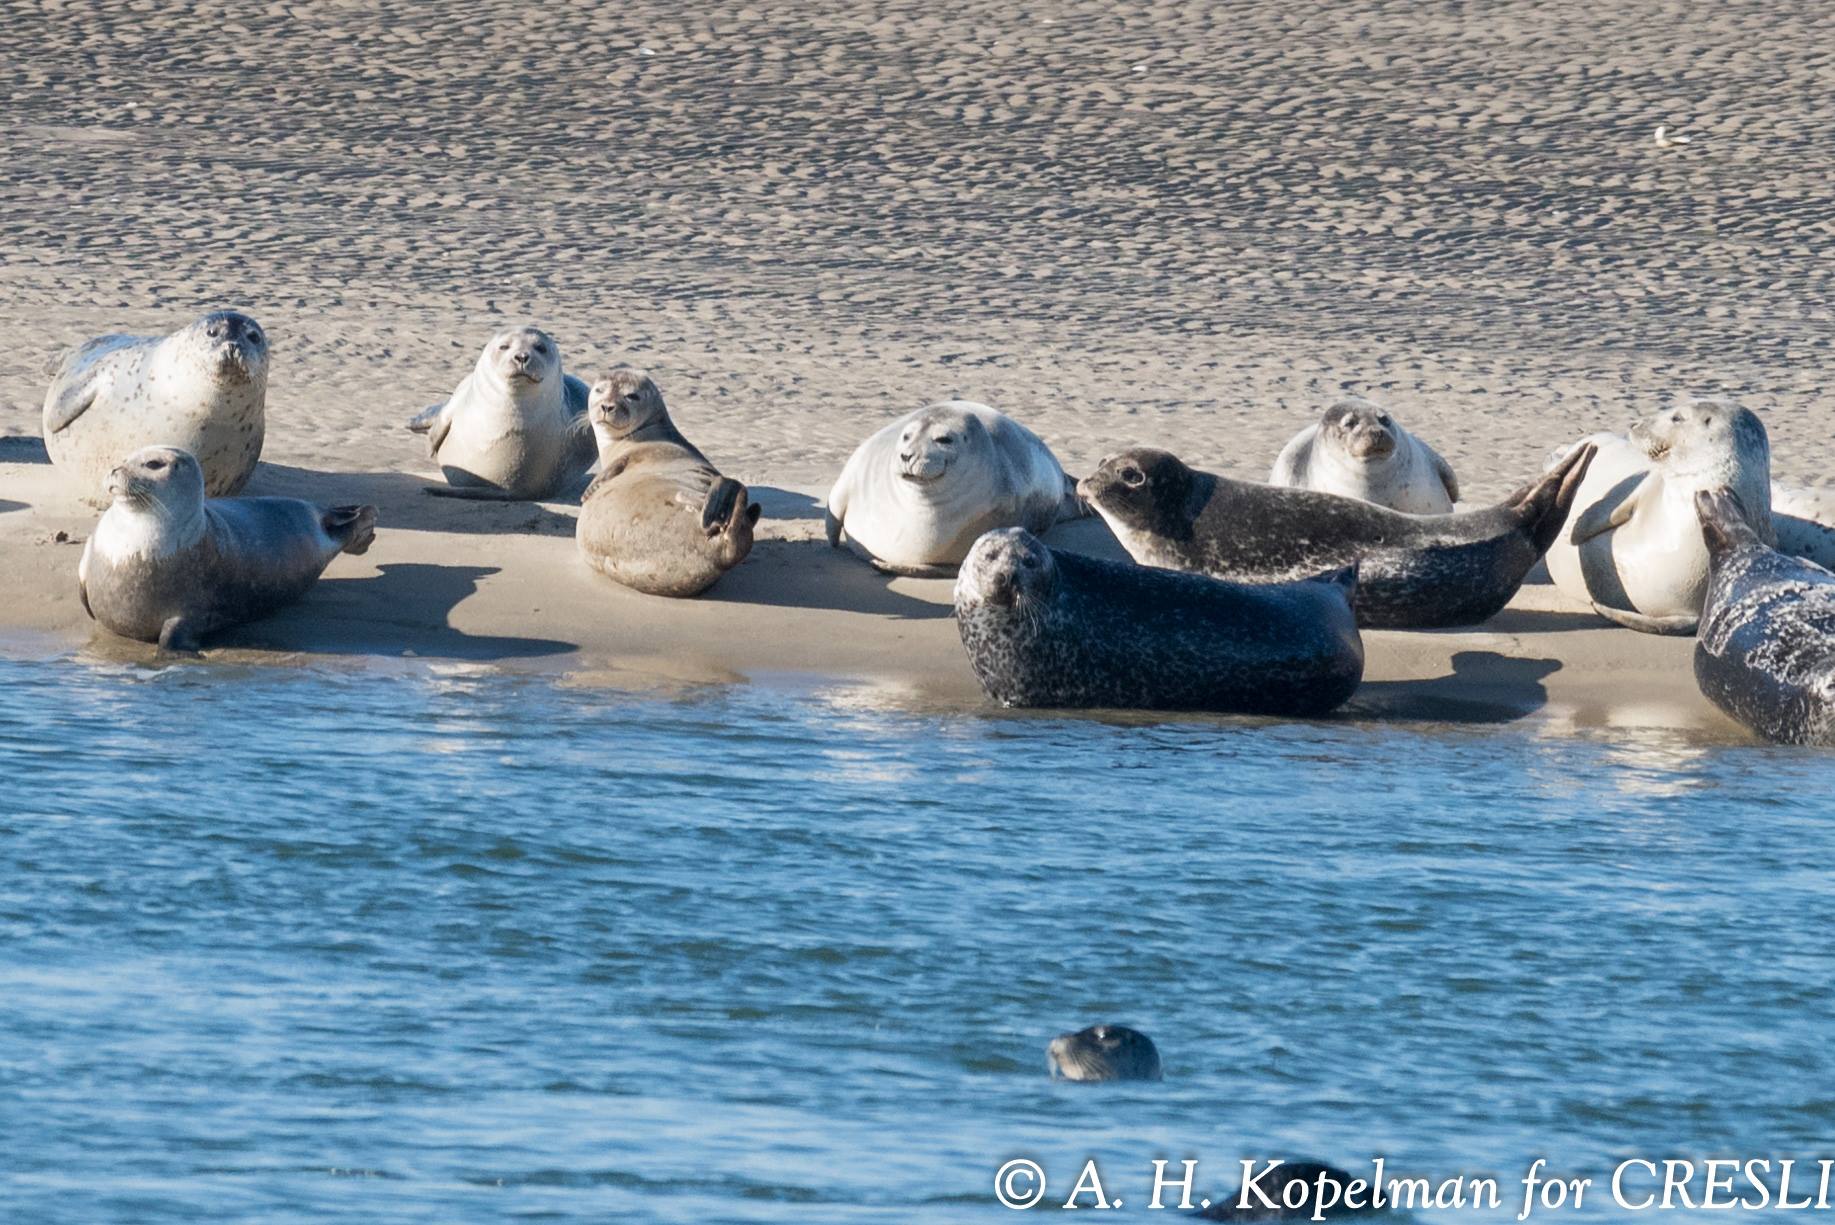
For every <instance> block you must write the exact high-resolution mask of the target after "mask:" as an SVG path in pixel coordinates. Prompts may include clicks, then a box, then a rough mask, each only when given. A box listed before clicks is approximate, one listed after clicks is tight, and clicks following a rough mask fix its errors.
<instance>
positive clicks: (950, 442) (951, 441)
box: [937, 434, 956, 447]
mask: <svg viewBox="0 0 1835 1225" xmlns="http://www.w3.org/2000/svg"><path fill="white" fill-rule="evenodd" d="M937 445H938V446H939V447H953V446H955V445H956V436H955V435H954V434H938V435H937Z"/></svg>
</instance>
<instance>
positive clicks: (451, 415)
mask: <svg viewBox="0 0 1835 1225" xmlns="http://www.w3.org/2000/svg"><path fill="white" fill-rule="evenodd" d="M586 400H587V387H586V384H585V383H583V382H581V381H580V380H579V379H577V378H574V377H573V376H572V375H570V374H568V373H566V372H565V371H563V370H562V369H561V348H560V346H559V345H557V344H555V343H554V338H553V337H551V336H549V335H548V333H546V332H544V331H542V330H541V329H540V328H533V327H519V328H510V329H508V330H507V331H502V332H499V333H497V334H496V335H495V336H493V337H491V338H490V340H489V341H488V342H486V344H485V346H484V349H483V351H482V352H480V353H479V354H478V360H477V362H475V363H474V364H473V365H472V370H471V373H470V374H468V375H466V376H465V377H464V378H463V379H461V380H460V381H459V385H458V386H457V387H456V388H454V389H453V392H452V395H450V396H448V397H447V398H446V401H445V402H444V403H442V404H435V405H433V406H432V407H431V408H428V409H426V410H425V411H424V412H422V413H421V414H420V415H419V416H417V417H415V418H414V419H413V420H412V421H410V422H408V428H409V429H410V430H413V431H414V432H415V433H417V434H425V435H427V453H428V454H429V455H431V456H432V457H433V459H434V460H435V462H437V463H438V464H439V465H440V471H441V472H443V473H445V475H446V480H447V484H446V485H445V486H443V487H442V486H438V485H434V486H430V487H429V488H428V489H427V492H428V493H430V494H433V495H434V496H436V497H444V498H477V499H484V500H489V501H503V502H522V501H536V500H542V499H547V498H562V497H571V496H573V495H574V494H576V493H578V492H579V489H580V487H581V486H582V485H583V484H584V483H585V480H586V472H587V469H589V468H590V467H592V463H593V459H594V453H593V450H594V449H593V436H592V430H591V428H590V427H589V425H588V423H587V419H586Z"/></svg>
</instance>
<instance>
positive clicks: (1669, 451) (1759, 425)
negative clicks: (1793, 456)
mask: <svg viewBox="0 0 1835 1225" xmlns="http://www.w3.org/2000/svg"><path fill="white" fill-rule="evenodd" d="M1631 441H1632V442H1634V443H1636V444H1637V445H1638V446H1640V447H1642V448H1643V449H1644V453H1645V454H1646V455H1648V456H1649V457H1650V460H1651V462H1652V463H1654V464H1660V465H1662V466H1663V467H1664V468H1666V469H1668V470H1670V471H1672V472H1681V473H1699V474H1702V475H1719V476H1721V477H1722V478H1723V479H1725V480H1727V481H1728V482H1729V483H1736V482H1735V481H1734V478H1735V474H1736V473H1737V474H1739V475H1742V476H1746V477H1748V478H1751V479H1756V477H1757V475H1759V474H1762V475H1763V477H1764V483H1765V484H1766V485H1769V484H1770V483H1771V439H1770V437H1769V436H1768V435H1767V434H1766V433H1765V423H1764V422H1762V421H1760V420H1759V419H1758V416H1757V414H1755V413H1753V412H1752V411H1751V410H1750V409H1747V408H1742V407H1740V406H1739V405H1738V404H1735V403H1733V402H1732V401H1731V400H1696V401H1694V402H1692V403H1689V404H1679V405H1677V406H1676V407H1674V408H1668V409H1663V410H1662V411H1660V412H1656V413H1652V414H1651V415H1650V416H1648V417H1646V418H1644V419H1643V420H1642V421H1639V422H1638V423H1637V424H1636V425H1634V426H1632V427H1631Z"/></svg>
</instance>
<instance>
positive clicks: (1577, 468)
mask: <svg viewBox="0 0 1835 1225" xmlns="http://www.w3.org/2000/svg"><path fill="white" fill-rule="evenodd" d="M1591 458H1592V450H1591V448H1588V447H1581V448H1578V449H1577V450H1575V451H1574V453H1573V454H1571V455H1569V456H1568V457H1567V458H1566V459H1565V460H1564V461H1563V462H1562V463H1561V464H1560V465H1559V466H1557V467H1556V468H1554V469H1553V470H1551V471H1549V472H1548V473H1546V474H1545V475H1543V476H1542V477H1541V478H1540V479H1538V480H1536V481H1532V482H1531V483H1530V484H1528V485H1525V486H1524V487H1523V488H1522V489H1519V490H1518V491H1517V492H1516V493H1514V494H1512V495H1511V496H1510V497H1508V498H1506V499H1504V500H1503V501H1502V502H1500V503H1498V504H1497V505H1495V506H1492V507H1489V508H1487V509H1484V510H1474V511H1466V512H1463V513H1461V514H1454V515H1404V514H1402V513H1400V512H1399V511H1393V510H1389V509H1387V508H1385V507H1381V506H1371V505H1370V504H1368V503H1365V502H1358V501H1355V500H1353V499H1350V498H1341V497H1339V496H1337V495H1336V494H1329V493H1315V492H1313V491H1312V490H1310V489H1277V488H1273V487H1271V486H1268V485H1258V484H1254V483H1252V482H1249V481H1235V480H1231V479H1229V478H1228V477H1222V476H1215V475H1213V474H1211V473H1208V472H1200V471H1197V470H1196V469H1193V468H1188V467H1187V466H1186V465H1185V464H1184V463H1182V462H1181V461H1180V460H1179V458H1178V457H1177V456H1175V455H1171V454H1168V453H1167V452H1165V451H1155V450H1150V449H1147V448H1137V449H1134V450H1130V451H1123V452H1121V453H1120V454H1118V455H1112V456H1110V457H1109V458H1107V459H1105V460H1103V461H1102V464H1101V465H1100V466H1099V467H1098V468H1097V469H1096V471H1095V472H1094V473H1092V474H1091V475H1090V476H1088V477H1086V478H1084V481H1083V483H1082V485H1081V486H1079V489H1080V491H1081V492H1082V494H1083V496H1084V498H1085V499H1086V500H1087V501H1088V502H1089V504H1090V505H1091V506H1092V507H1093V508H1094V509H1095V510H1096V513H1097V514H1099V515H1101V516H1102V517H1103V519H1104V520H1105V521H1106V522H1107V523H1108V525H1109V527H1110V529H1111V530H1113V531H1114V533H1115V535H1116V538H1117V539H1119V540H1120V541H1121V544H1122V547H1123V548H1125V549H1127V550H1128V552H1129V554H1130V555H1132V556H1133V558H1134V560H1136V561H1138V562H1141V563H1143V564H1145V565H1149V566H1164V567H1167V568H1169V569H1173V570H1186V571H1192V572H1195V573H1199V574H1208V575H1211V576H1213V577H1216V578H1224V579H1234V580H1237V581H1242V582H1256V583H1262V582H1272V581H1278V580H1283V579H1295V578H1300V577H1303V576H1305V575H1309V574H1318V573H1320V572H1322V571H1327V570H1332V569H1335V568H1337V567H1341V566H1347V565H1351V564H1353V563H1355V564H1356V565H1357V567H1358V580H1357V595H1356V608H1357V620H1358V623H1359V624H1360V625H1365V626H1383V627H1391V628H1402V629H1428V628H1435V627H1440V626H1451V625H1475V624H1478V623H1480V622H1482V621H1485V620H1487V619H1489V618H1490V617H1492V616H1494V615H1495V614H1496V613H1498V612H1499V611H1500V610H1501V609H1502V608H1503V607H1504V605H1506V604H1508V603H1509V602H1510V597H1511V596H1513V595H1515V594H1516V590H1517V588H1518V587H1519V586H1521V585H1522V582H1523V579H1524V577H1525V576H1526V575H1527V574H1528V573H1529V569H1530V567H1532V566H1534V565H1535V563H1536V559H1537V558H1539V557H1540V556H1541V555H1542V553H1543V551H1544V550H1546V549H1547V548H1548V546H1549V543H1550V542H1551V541H1552V540H1553V539H1554V538H1555V535H1556V533H1558V532H1559V531H1560V530H1561V524H1562V523H1563V521H1565V520H1566V518H1567V512H1568V507H1569V505H1570V504H1571V503H1572V501H1573V498H1574V492H1575V490H1576V489H1578V488H1579V485H1580V481H1581V479H1582V477H1584V476H1585V474H1586V467H1587V463H1588V462H1589V461H1590V460H1591Z"/></svg>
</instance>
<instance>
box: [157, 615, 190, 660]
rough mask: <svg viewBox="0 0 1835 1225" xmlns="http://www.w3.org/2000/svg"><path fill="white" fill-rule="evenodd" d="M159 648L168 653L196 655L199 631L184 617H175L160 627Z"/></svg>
mask: <svg viewBox="0 0 1835 1225" xmlns="http://www.w3.org/2000/svg"><path fill="white" fill-rule="evenodd" d="M159 649H160V651H161V652H163V653H165V654H168V655H196V654H197V653H198V636H197V631H196V630H195V629H194V628H193V626H192V625H191V623H190V622H189V621H186V620H185V618H183V617H173V618H171V619H170V620H168V621H167V622H166V623H165V624H164V625H162V626H160V627H159Z"/></svg>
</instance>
